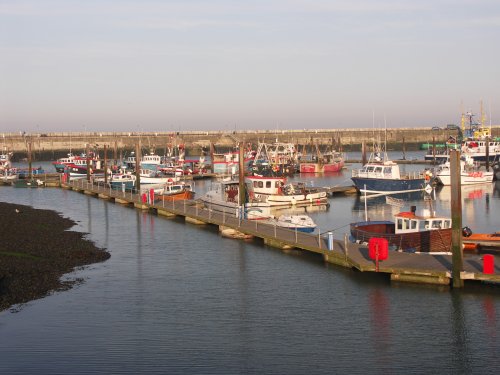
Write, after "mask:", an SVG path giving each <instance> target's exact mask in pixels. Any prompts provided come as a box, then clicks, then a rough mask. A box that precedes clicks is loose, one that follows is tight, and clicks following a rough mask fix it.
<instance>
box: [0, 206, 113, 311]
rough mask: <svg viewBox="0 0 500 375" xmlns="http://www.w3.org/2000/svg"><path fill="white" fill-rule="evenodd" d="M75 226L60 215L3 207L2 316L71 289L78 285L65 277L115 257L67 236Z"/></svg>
mask: <svg viewBox="0 0 500 375" xmlns="http://www.w3.org/2000/svg"><path fill="white" fill-rule="evenodd" d="M74 225H75V222H74V221H72V220H70V219H68V218H64V217H62V216H61V215H59V214H58V213H57V212H55V211H50V210H39V209H34V208H32V207H29V206H22V205H16V204H10V203H4V202H0V233H1V235H0V311H3V310H6V309H8V308H10V307H12V306H13V305H17V304H23V303H26V302H29V301H32V300H35V299H38V298H42V297H45V296H47V295H50V294H51V293H52V292H54V291H60V290H67V289H69V288H71V286H72V285H73V284H74V283H75V282H77V281H76V280H73V281H61V276H62V275H64V274H66V273H69V272H71V271H72V270H74V269H75V267H81V266H85V265H88V264H92V263H97V262H102V261H104V260H106V259H108V258H109V257H110V254H109V253H108V252H107V251H105V250H104V249H100V248H98V247H96V246H95V245H94V244H93V243H92V242H91V241H89V240H86V239H85V238H84V236H85V233H81V232H73V231H68V229H69V228H71V227H73V226H74Z"/></svg>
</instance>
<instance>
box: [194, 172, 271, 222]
mask: <svg viewBox="0 0 500 375" xmlns="http://www.w3.org/2000/svg"><path fill="white" fill-rule="evenodd" d="M200 200H201V201H202V202H203V203H204V205H205V206H206V207H207V208H208V209H210V210H214V211H219V212H224V213H228V214H231V215H235V216H237V217H246V218H248V219H265V218H268V217H269V210H260V209H261V208H270V207H271V205H270V204H269V203H267V202H266V201H265V200H261V199H259V198H256V197H255V196H253V197H248V201H247V202H246V203H245V205H244V210H243V202H240V198H239V181H237V180H233V179H227V180H219V181H214V182H212V186H211V189H210V190H209V191H207V192H206V193H205V194H204V195H203V196H201V197H200ZM242 210H243V215H242Z"/></svg>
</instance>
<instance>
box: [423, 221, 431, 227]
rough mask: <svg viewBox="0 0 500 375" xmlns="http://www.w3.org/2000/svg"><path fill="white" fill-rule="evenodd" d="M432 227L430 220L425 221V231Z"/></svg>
mask: <svg viewBox="0 0 500 375" xmlns="http://www.w3.org/2000/svg"><path fill="white" fill-rule="evenodd" d="M429 228H430V226H429V220H425V221H424V229H429Z"/></svg>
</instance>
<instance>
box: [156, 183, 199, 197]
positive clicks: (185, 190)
mask: <svg viewBox="0 0 500 375" xmlns="http://www.w3.org/2000/svg"><path fill="white" fill-rule="evenodd" d="M194 194H195V193H194V191H193V189H192V187H191V185H189V184H186V183H185V182H169V183H166V184H165V185H164V186H163V189H162V190H160V191H159V193H158V195H157V198H158V199H159V200H163V201H174V200H184V199H193V198H194Z"/></svg>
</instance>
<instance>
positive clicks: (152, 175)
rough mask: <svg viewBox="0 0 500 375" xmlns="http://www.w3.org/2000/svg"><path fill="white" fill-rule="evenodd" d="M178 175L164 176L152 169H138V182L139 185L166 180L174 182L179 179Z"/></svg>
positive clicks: (157, 183)
mask: <svg viewBox="0 0 500 375" xmlns="http://www.w3.org/2000/svg"><path fill="white" fill-rule="evenodd" d="M179 179H180V178H179V177H176V176H166V175H165V174H163V173H162V172H159V171H156V170H152V169H141V170H140V182H141V185H143V184H145V185H149V184H155V185H161V184H166V183H168V182H176V181H179Z"/></svg>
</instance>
